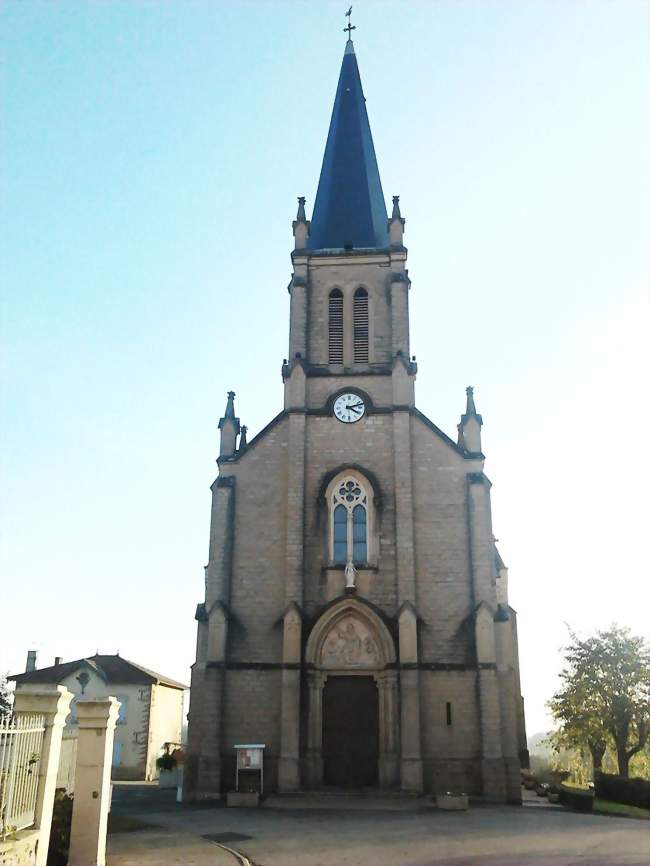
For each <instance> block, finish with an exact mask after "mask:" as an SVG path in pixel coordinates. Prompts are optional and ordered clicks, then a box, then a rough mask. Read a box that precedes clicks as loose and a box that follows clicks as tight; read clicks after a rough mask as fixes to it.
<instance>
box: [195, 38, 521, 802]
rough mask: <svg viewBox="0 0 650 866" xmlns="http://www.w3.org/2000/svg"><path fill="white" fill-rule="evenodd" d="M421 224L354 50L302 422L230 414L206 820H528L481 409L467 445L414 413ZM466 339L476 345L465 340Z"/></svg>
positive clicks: (205, 763)
mask: <svg viewBox="0 0 650 866" xmlns="http://www.w3.org/2000/svg"><path fill="white" fill-rule="evenodd" d="M403 234H404V219H403V218H402V216H401V213H400V207H399V201H398V198H397V197H394V198H393V207H392V214H391V216H390V217H388V213H387V211H386V205H385V200H384V195H383V192H382V186H381V180H380V176H379V169H378V165H377V160H376V157H375V150H374V146H373V141H372V137H371V132H370V125H369V122H368V115H367V113H366V106H365V99H364V96H363V90H362V87H361V80H360V77H359V69H358V66H357V59H356V56H355V52H354V47H353V43H352V41H350V40H348V42H347V45H346V48H345V53H344V56H343V62H342V66H341V72H340V77H339V82H338V88H337V91H336V97H335V100H334V109H333V112H332V118H331V123H330V128H329V134H328V137H327V143H326V146H325V155H324V158H323V164H322V170H321V175H320V181H319V185H318V192H317V195H316V201H315V204H314V208H313V213H312V218H311V221H310V220H308V219H307V215H306V210H305V200H304V198H300V199H299V207H298V213H297V216H296V219H295V221H294V222H293V235H294V239H295V248H294V250H293V252H292V253H291V259H292V265H293V273H292V276H291V281H290V283H289V294H290V321H289V351H288V356H287V359H286V360H285V361H284V363H283V365H282V379H283V382H284V408H283V409H282V411H280V412H279V413H278V414H277V415H276V416H275V418H273V419H272V420H271V421H269V423H268V424H267V425H266V427H264V429H263V430H261V431H260V432H259V433H258V434H257V435H256V436H255V437H254V438H253V439H251V440H250V441H247V439H246V428H245V427H244V426H241V425H240V421H239V418H237V417H236V410H235V404H234V396H235V395H234V393H232V392H230V393H229V394H228V401H227V405H226V410H225V413H224V416H223V418H221V420H220V421H219V429H220V434H221V444H220V453H219V458H218V466H219V475H218V477H217V479H216V481H215V482H214V484H213V485H212V514H211V527H210V545H209V562H208V565H207V566H206V572H205V601H204V602H203V603H202V604H199V606H198V608H197V613H196V619H197V621H198V639H197V651H196V663H195V664H194V666H193V669H192V691H191V704H190V714H189V743H188V756H187V764H186V780H185V785H186V795H187V797H188V799H204V798H216V797H220V796H222V794H223V792H224V791H225V790H227V789H231V788H233V787H234V775H235V752H234V748H233V747H234V745H235V744H236V743H264V744H265V745H266V750H265V759H264V773H265V788H266V790H277V791H281V792H292V791H298V790H318V789H324V788H325V789H328V788H330V789H360V788H378V789H397V790H403V791H408V792H436V791H446V790H457V791H466V792H468V793H470V794H473V795H482V796H483V797H484V798H486V799H491V800H494V801H501V802H511V803H516V802H520V801H521V793H520V787H521V786H520V773H519V768H520V761H525V757H526V751H525V750H526V738H525V729H524V715H523V702H522V698H521V688H520V681H519V664H518V652H517V624H516V615H515V611H514V610H513V609H512V608H511V607H510V606H509V605H508V596H507V571H506V568H505V566H504V564H503V562H502V560H501V558H500V556H499V553H498V551H497V549H496V547H495V539H494V536H493V533H492V519H491V512H490V486H491V485H490V481H489V480H488V478H487V476H486V475H485V474H484V472H483V464H484V456H483V453H482V451H481V425H482V420H481V416H480V415H479V414H478V413H477V411H476V408H475V405H474V399H473V394H472V389H471V388H468V389H467V403H466V408H465V412H464V413H463V414H462V416H461V421H460V424H459V425H458V435H457V437H455V438H454V439H452V438H450V437H449V436H447V435H446V434H445V433H444V432H443V431H442V430H440V429H439V428H438V427H437V426H436V425H435V424H434V423H433V421H431V420H430V419H429V418H427V417H426V416H425V415H424V414H423V413H422V412H421V411H420V410H419V409H418V408H417V406H416V402H415V388H414V386H415V377H416V372H417V365H416V363H415V359H414V357H412V356H411V350H410V345H409V292H410V289H411V282H410V279H409V275H408V271H407V269H406V259H407V250H406V247H405V246H404V243H403ZM458 327H459V328H460V327H461V325H460V323H459V324H458Z"/></svg>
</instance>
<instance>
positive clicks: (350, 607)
mask: <svg viewBox="0 0 650 866" xmlns="http://www.w3.org/2000/svg"><path fill="white" fill-rule="evenodd" d="M395 658H396V654H395V645H394V641H393V638H392V637H391V635H390V633H389V631H388V629H387V627H386V625H385V624H384V622H383V621H382V620H381V619H380V617H379V616H378V615H377V613H375V611H374V610H372V609H371V608H370V607H369V606H368V605H366V604H364V603H363V602H361V601H359V600H358V599H348V598H346V599H341V600H340V601H339V602H337V603H335V604H333V605H332V606H331V607H329V608H328V609H327V610H326V611H325V612H324V613H323V614H322V616H321V617H320V619H319V620H318V621H317V622H316V623H315V625H314V627H313V629H312V631H311V634H310V635H309V639H308V641H307V646H306V648H305V661H306V663H307V664H308V665H309V669H308V672H307V682H306V686H307V693H306V695H305V697H306V703H305V706H304V709H305V711H306V723H307V725H306V728H307V729H306V733H307V737H306V744H305V745H306V750H305V754H304V758H305V761H304V764H303V767H304V772H303V785H304V786H305V787H306V788H311V789H312V790H313V789H319V788H321V787H322V786H323V785H334V786H337V787H343V788H347V789H351V788H359V787H369V786H377V785H378V786H379V787H380V788H392V787H396V786H397V785H398V784H399V781H400V780H399V767H398V742H399V705H398V679H397V677H398V675H397V671H396V670H395V669H394V664H395Z"/></svg>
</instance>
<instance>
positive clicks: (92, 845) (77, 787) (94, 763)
mask: <svg viewBox="0 0 650 866" xmlns="http://www.w3.org/2000/svg"><path fill="white" fill-rule="evenodd" d="M119 709H120V702H119V701H118V700H117V698H113V697H108V698H85V699H82V700H79V701H78V702H77V723H78V725H79V743H78V746H77V766H76V770H75V782H74V804H73V807H72V826H71V828H70V854H69V856H68V866H104V864H105V863H106V832H107V827H108V808H109V806H110V798H111V758H112V755H113V737H114V735H115V723H116V722H117V714H118V711H119Z"/></svg>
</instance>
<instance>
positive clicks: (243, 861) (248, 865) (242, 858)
mask: <svg viewBox="0 0 650 866" xmlns="http://www.w3.org/2000/svg"><path fill="white" fill-rule="evenodd" d="M212 844H213V845H216V846H217V847H218V848H223V850H224V851H227V852H228V853H229V854H232V856H233V857H234V858H235V859H236V860H237V862H238V863H239V866H255V864H254V863H252V862H251V861H250V860H249V859H248V857H247V856H246V855H245V854H242V853H241V851H235V849H234V848H229V847H228V846H227V845H224V844H223V843H221V842H213V843H212Z"/></svg>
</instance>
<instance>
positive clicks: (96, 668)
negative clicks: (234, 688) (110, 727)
mask: <svg viewBox="0 0 650 866" xmlns="http://www.w3.org/2000/svg"><path fill="white" fill-rule="evenodd" d="M34 665H35V653H30V654H29V656H28V668H30V667H31V668H33V669H31V670H29V669H28V670H27V671H25V673H23V674H18V675H15V676H11V677H9V679H11V680H15V682H16V691H19V690H20V689H21V688H22V687H23V686H27V685H30V686H32V685H37V684H40V683H42V684H46V683H47V684H48V685H50V684H51V685H54V684H56V685H63V686H65V687H66V688H68V689H69V690H70V691H71V692H72V693H73V694H74V696H75V697H74V698H73V700H72V704H71V706H70V715H69V716H68V718H67V719H66V732H65V733H64V736H65V734H68V735H70V734H74V730H75V727H76V708H75V704H76V700H77V699H78V698H80V697H82V696H83V697H85V698H104V697H107V696H109V695H113V696H114V697H116V698H117V699H118V700H119V701H120V703H121V706H120V711H119V717H118V720H117V726H116V728H115V739H114V746H113V772H112V776H113V778H114V779H145V780H150V779H154V778H155V777H156V776H157V770H156V758H158V756H159V755H160V754H161V753H162V750H163V746H164V744H165V743H180V742H181V733H182V727H183V698H184V693H185V690H186V689H187V686H184V685H183V684H182V683H178V682H176V680H172V679H170V678H169V677H164V676H162V675H161V674H157V673H155V672H154V671H150V670H148V669H147V668H144V667H142V666H141V665H137V664H135V663H134V662H130V661H127V659H124V658H122V657H121V656H119V655H94V656H89V657H88V658H83V659H77V660H76V661H71V662H61V661H60V660H59V659H57V660H56V663H55V664H54V665H53V666H52V667H48V668H40V669H36V668H35V666H34Z"/></svg>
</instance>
